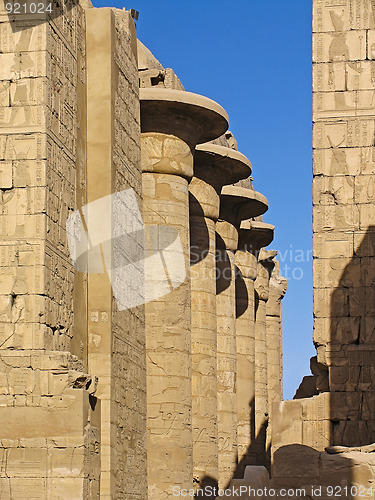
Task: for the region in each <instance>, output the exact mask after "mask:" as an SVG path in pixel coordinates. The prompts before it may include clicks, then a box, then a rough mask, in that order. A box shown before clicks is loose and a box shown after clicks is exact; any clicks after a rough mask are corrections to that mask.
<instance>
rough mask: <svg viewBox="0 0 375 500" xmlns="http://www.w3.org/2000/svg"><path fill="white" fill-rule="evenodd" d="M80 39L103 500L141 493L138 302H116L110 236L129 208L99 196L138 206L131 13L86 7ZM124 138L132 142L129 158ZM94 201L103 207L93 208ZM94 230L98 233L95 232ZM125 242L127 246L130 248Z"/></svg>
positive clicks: (131, 286) (114, 246)
mask: <svg viewBox="0 0 375 500" xmlns="http://www.w3.org/2000/svg"><path fill="white" fill-rule="evenodd" d="M86 41H87V51H86V58H87V202H88V205H87V207H86V208H85V209H84V210H83V211H82V212H83V213H84V214H86V215H85V219H86V225H87V228H88V233H89V238H90V240H91V241H94V242H95V243H94V244H97V248H98V247H100V252H99V262H100V263H102V258H103V261H104V264H105V265H104V268H105V270H106V271H107V272H101V273H100V271H98V270H96V271H92V269H95V264H96V261H97V260H98V259H97V255H98V253H97V252H95V251H94V252H89V253H88V269H89V273H88V292H87V295H88V299H87V308H88V365H89V369H90V371H91V372H92V373H95V374H96V375H97V376H98V379H99V381H98V389H97V395H98V397H99V398H100V400H101V405H102V420H101V437H102V442H101V483H100V498H101V499H103V500H104V499H109V498H117V497H119V496H120V497H121V496H124V497H133V496H135V495H140V496H145V495H146V492H147V484H146V474H147V470H146V439H145V438H146V421H145V420H146V356H145V330H144V305H143V304H142V303H141V304H140V305H139V307H131V308H130V307H126V308H124V307H122V306H120V305H119V302H118V299H119V296H118V295H117V294H116V293H115V290H116V288H117V283H118V282H119V281H120V280H119V279H118V278H119V274H118V273H120V271H119V269H120V267H118V266H117V267H116V263H118V262H119V260H120V259H121V260H122V258H123V254H122V252H121V248H120V246H121V245H120V244H118V243H119V240H118V239H117V237H118V236H121V234H119V232H120V231H119V229H122V225H123V220H124V221H126V222H125V224H128V221H129V219H130V217H129V215H130V210H129V209H128V211H125V212H121V213H119V209H118V204H116V203H114V202H112V201H110V203H109V205H108V204H107V203H106V202H105V200H115V199H116V196H117V193H118V192H123V191H126V190H129V191H130V192H132V193H133V194H134V197H135V205H137V211H138V212H139V210H138V205H141V195H142V193H141V178H142V177H141V176H142V173H141V168H140V133H141V129H140V122H139V97H138V79H137V77H138V71H137V53H136V48H135V47H134V43H135V41H136V35H135V25H134V21H133V19H132V17H131V14H130V12H123V11H118V10H114V9H109V8H104V9H88V10H87V12H86ZM98 82H100V84H98ZM123 102H126V103H127V104H126V105H125V104H124V105H123V104H121V103H123ZM126 140H128V141H129V142H131V144H132V155H131V158H130V157H129V152H128V149H127V148H126V147H125V144H126ZM117 199H118V198H117ZM99 204H102V205H101V207H102V208H101V209H97V208H95V207H98V206H100V205H99ZM124 208H125V207H124ZM134 208H135V207H134ZM139 208H141V207H139ZM131 214H132V215H133V212H131ZM139 218H140V217H139ZM137 222H138V217H137ZM141 223H142V222H141V221H140V224H141ZM128 227H129V226H128ZM98 228H100V229H99V231H98V233H99V232H100V234H99V235H98V234H95V230H97V229H98ZM98 236H99V237H98ZM98 240H99V241H98ZM116 242H117V243H116ZM101 243H103V245H102V244H101ZM129 243H130V241H129V242H127V248H126V250H127V251H128V250H129V251H131V248H130V247H131V245H130V244H129ZM132 243H133V245H132V246H134V243H135V242H134V241H133V242H132ZM124 281H125V280H124ZM127 289H128V290H130V293H131V294H133V295H135V294H136V293H137V292H138V290H137V283H136V282H135V280H129V283H128V287H127ZM115 297H116V299H117V300H115ZM135 394H136V398H135V397H134V395H135ZM129 477H131V478H132V480H131V481H130V480H129Z"/></svg>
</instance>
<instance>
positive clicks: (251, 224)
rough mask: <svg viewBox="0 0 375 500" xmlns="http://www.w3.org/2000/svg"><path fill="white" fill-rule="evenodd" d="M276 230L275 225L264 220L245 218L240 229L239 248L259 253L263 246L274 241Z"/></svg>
mask: <svg viewBox="0 0 375 500" xmlns="http://www.w3.org/2000/svg"><path fill="white" fill-rule="evenodd" d="M274 230H275V226H273V225H272V224H267V223H266V222H263V221H254V220H243V221H242V222H241V225H240V230H239V243H238V247H239V249H240V250H242V251H243V252H245V251H247V252H251V253H253V254H254V255H258V254H259V251H260V249H261V248H263V247H266V246H268V245H269V244H270V243H271V242H272V240H273V236H274Z"/></svg>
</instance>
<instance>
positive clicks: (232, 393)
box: [216, 186, 268, 487]
mask: <svg viewBox="0 0 375 500" xmlns="http://www.w3.org/2000/svg"><path fill="white" fill-rule="evenodd" d="M220 201H221V205H220V219H219V221H218V222H217V224H216V232H217V283H216V286H217V298H216V300H217V380H218V388H217V390H218V437H219V486H220V487H225V486H226V485H227V484H228V483H229V482H230V480H231V479H232V477H233V475H234V474H235V472H236V464H237V393H236V391H237V384H236V377H237V366H236V364H237V348H236V291H235V265H234V260H235V259H234V253H235V251H236V250H237V245H238V230H239V226H240V223H241V220H244V219H248V218H249V217H256V216H258V215H261V214H263V213H264V212H265V211H266V210H267V208H268V203H267V200H266V198H265V197H264V196H262V195H261V194H260V193H257V192H256V191H252V190H250V189H246V188H243V187H237V186H225V187H224V188H223V189H222V193H221V200H220Z"/></svg>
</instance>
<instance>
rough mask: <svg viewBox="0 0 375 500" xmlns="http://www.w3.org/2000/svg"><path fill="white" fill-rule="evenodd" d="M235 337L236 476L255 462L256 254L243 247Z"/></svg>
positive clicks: (238, 257) (238, 256)
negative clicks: (252, 445)
mask: <svg viewBox="0 0 375 500" xmlns="http://www.w3.org/2000/svg"><path fill="white" fill-rule="evenodd" d="M236 266H237V268H238V272H237V275H236V341H237V420H238V422H237V429H238V436H237V443H238V463H239V468H238V470H237V474H236V476H237V477H240V478H242V477H243V473H244V470H245V467H246V465H251V464H254V463H255V457H254V453H253V451H252V450H251V447H250V446H251V443H253V442H254V438H255V323H254V318H255V297H254V293H255V292H254V281H255V279H256V272H257V256H256V255H255V254H254V253H251V252H250V251H247V250H246V248H240V249H239V250H237V252H236Z"/></svg>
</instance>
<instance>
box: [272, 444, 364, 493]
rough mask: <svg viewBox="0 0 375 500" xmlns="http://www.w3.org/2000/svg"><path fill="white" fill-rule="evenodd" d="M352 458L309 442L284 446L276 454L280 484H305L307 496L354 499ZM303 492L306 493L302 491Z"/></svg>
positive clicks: (277, 484) (275, 468)
mask: <svg viewBox="0 0 375 500" xmlns="http://www.w3.org/2000/svg"><path fill="white" fill-rule="evenodd" d="M352 466H353V464H352V460H350V459H349V458H346V457H344V456H343V455H340V454H335V455H330V454H328V453H325V452H319V451H317V450H315V449H314V448H311V447H309V446H304V445H301V444H291V445H287V446H282V447H281V448H279V449H278V450H276V452H275V454H274V465H273V468H272V472H273V476H274V484H273V485H274V486H275V487H276V488H279V489H280V488H293V489H297V488H304V489H305V493H306V497H308V496H310V497H315V498H317V497H319V498H320V497H321V498H329V497H332V498H334V497H335V494H336V496H337V497H340V498H345V499H351V498H352V497H354V496H355V495H352V493H353V492H354V491H355V490H354V488H353V490H352ZM301 496H303V495H301Z"/></svg>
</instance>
